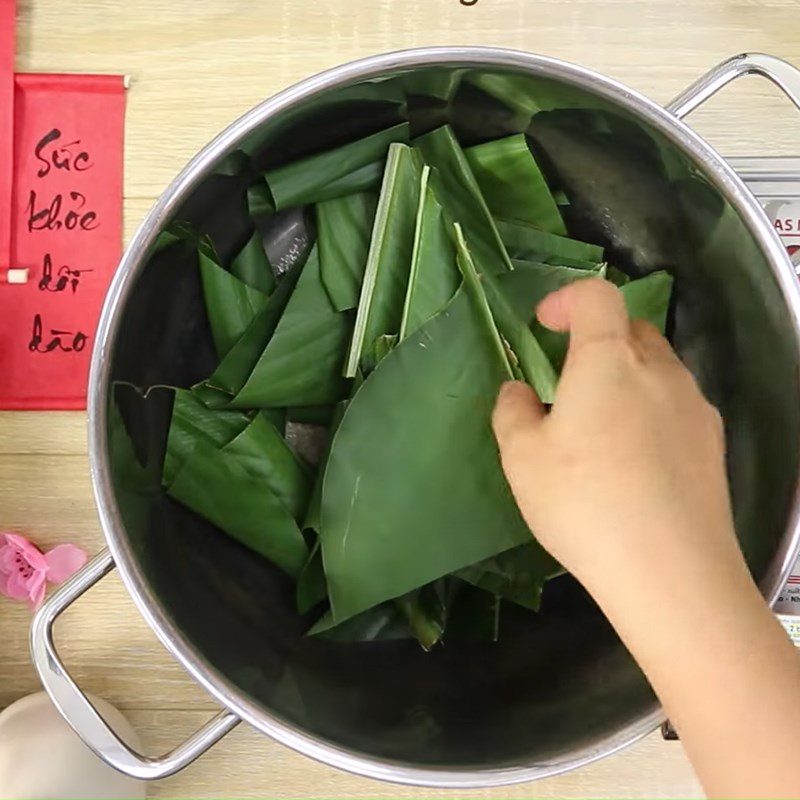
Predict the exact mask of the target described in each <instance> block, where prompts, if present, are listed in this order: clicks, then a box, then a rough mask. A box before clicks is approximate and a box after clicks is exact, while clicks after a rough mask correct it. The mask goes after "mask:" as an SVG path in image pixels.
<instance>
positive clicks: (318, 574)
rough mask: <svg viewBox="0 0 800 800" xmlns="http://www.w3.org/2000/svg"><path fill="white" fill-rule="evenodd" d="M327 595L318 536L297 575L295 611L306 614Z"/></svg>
mask: <svg viewBox="0 0 800 800" xmlns="http://www.w3.org/2000/svg"><path fill="white" fill-rule="evenodd" d="M327 596H328V584H327V582H326V580H325V567H324V565H323V563H322V551H321V550H320V543H319V538H317V540H316V541H315V542H314V546H313V547H312V548H311V552H310V553H309V555H308V559H307V560H306V563H305V564H304V565H303V569H302V571H301V572H300V574H299V575H298V577H297V611H298V613H300V614H307V613H308V612H309V611H311V609H312V608H314V606H316V605H318V604H319V603H321V602H322V601H323V600H325V599H326V598H327Z"/></svg>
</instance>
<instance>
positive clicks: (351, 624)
mask: <svg viewBox="0 0 800 800" xmlns="http://www.w3.org/2000/svg"><path fill="white" fill-rule="evenodd" d="M409 635H410V633H409V630H408V623H407V622H406V619H405V615H404V614H403V612H402V610H401V609H400V608H399V606H398V605H397V604H396V603H382V604H381V605H379V606H375V607H374V608H370V609H367V610H366V611H363V612H362V613H361V614H357V615H356V616H354V617H350V619H347V620H345V621H344V622H341V623H337V622H336V621H335V620H334V619H333V614H332V613H331V612H330V611H328V612H327V613H326V614H325V615H324V616H323V617H322V618H321V619H320V620H319V621H318V622H317V623H316V624H315V625H314V626H313V627H312V628H311V630H310V631H309V632H308V636H317V637H319V638H320V639H330V640H332V641H338V642H377V641H391V640H393V639H408V637H409Z"/></svg>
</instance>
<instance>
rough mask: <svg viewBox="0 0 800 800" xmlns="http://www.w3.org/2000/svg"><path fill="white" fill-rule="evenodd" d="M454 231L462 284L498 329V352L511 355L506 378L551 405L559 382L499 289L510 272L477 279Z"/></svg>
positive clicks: (464, 246) (461, 239)
mask: <svg viewBox="0 0 800 800" xmlns="http://www.w3.org/2000/svg"><path fill="white" fill-rule="evenodd" d="M455 228H456V242H457V247H458V266H459V269H460V270H461V274H462V275H463V276H464V284H465V286H467V287H468V288H469V289H470V290H471V291H472V293H473V295H474V296H475V297H476V303H477V304H478V307H479V308H480V309H481V310H482V312H483V315H484V316H485V317H488V319H489V320H490V321H491V324H492V328H494V326H495V325H496V329H497V330H499V335H498V339H497V342H498V345H499V347H500V348H501V350H502V349H504V348H508V349H510V351H511V353H512V354H513V359H512V364H513V365H514V366H516V368H517V369H514V368H513V366H512V370H511V371H510V374H509V379H511V378H521V379H523V380H525V381H527V382H528V383H529V384H530V385H531V386H533V388H534V389H535V390H536V393H537V394H538V395H539V398H540V399H541V401H542V402H543V403H552V402H553V400H554V399H555V392H556V383H557V381H558V379H557V376H556V373H555V370H554V369H553V366H552V364H551V363H550V361H549V359H548V358H547V355H546V354H545V352H544V350H543V349H542V347H541V345H540V344H539V342H538V341H537V340H536V337H535V336H534V335H533V333H531V330H530V328H529V327H528V324H527V322H526V320H525V317H523V316H520V315H519V314H518V313H516V311H515V310H514V307H513V304H512V302H509V300H508V299H507V298H506V296H505V293H504V292H503V290H502V288H501V286H500V283H499V282H500V279H501V278H502V277H503V276H504V275H508V274H509V273H503V274H502V275H498V276H495V275H492V274H483V275H481V276H480V278H479V277H478V274H477V272H476V270H475V266H474V264H473V262H472V256H471V254H470V251H469V249H468V248H467V243H466V241H465V239H464V235H463V232H462V230H461V226H460V225H456V226H455ZM500 337H502V338H500ZM517 370H518V373H519V374H517Z"/></svg>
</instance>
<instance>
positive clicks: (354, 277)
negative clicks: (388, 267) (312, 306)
mask: <svg viewBox="0 0 800 800" xmlns="http://www.w3.org/2000/svg"><path fill="white" fill-rule="evenodd" d="M377 204H378V196H377V194H375V193H374V192H359V193H358V194H350V195H346V196H344V197H337V198H335V199H333V200H325V201H324V202H322V203H317V206H316V213H317V242H318V246H319V260H320V270H321V274H322V283H323V285H324V286H325V289H326V290H327V292H328V296H329V297H330V299H331V303H333V307H334V308H335V309H336V310H337V311H347V309H350V308H355V307H356V306H357V305H358V298H359V295H360V293H361V283H362V281H363V280H364V269H365V268H366V265H367V254H368V253H369V243H370V237H371V235H372V226H373V223H374V221H375V208H376V206H377Z"/></svg>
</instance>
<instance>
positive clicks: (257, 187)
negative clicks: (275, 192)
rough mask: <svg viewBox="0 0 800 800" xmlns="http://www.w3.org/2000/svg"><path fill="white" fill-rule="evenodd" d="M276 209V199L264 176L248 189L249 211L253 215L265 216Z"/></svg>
mask: <svg viewBox="0 0 800 800" xmlns="http://www.w3.org/2000/svg"><path fill="white" fill-rule="evenodd" d="M274 211H275V201H274V200H273V199H272V195H271V194H270V191H269V186H267V182H266V181H265V180H264V178H263V177H262V178H259V179H258V180H257V181H256V182H255V183H254V184H253V185H252V186H250V187H249V188H248V189H247V212H248V214H249V215H250V216H251V217H263V216H266V215H267V214H272V213H274Z"/></svg>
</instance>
